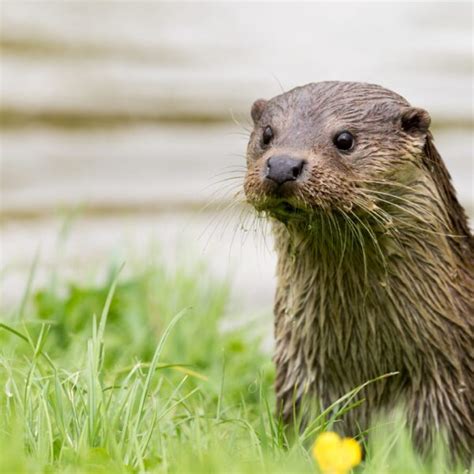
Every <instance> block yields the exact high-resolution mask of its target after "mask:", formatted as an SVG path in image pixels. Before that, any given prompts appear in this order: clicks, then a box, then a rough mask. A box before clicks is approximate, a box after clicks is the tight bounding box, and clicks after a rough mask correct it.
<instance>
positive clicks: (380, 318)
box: [245, 82, 474, 457]
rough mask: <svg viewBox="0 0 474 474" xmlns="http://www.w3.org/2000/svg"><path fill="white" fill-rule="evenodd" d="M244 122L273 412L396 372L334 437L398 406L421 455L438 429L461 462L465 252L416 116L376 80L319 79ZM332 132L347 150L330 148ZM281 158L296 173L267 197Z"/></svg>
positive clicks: (465, 442) (468, 242)
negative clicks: (267, 320)
mask: <svg viewBox="0 0 474 474" xmlns="http://www.w3.org/2000/svg"><path fill="white" fill-rule="evenodd" d="M252 118H253V120H254V124H255V128H254V131H253V132H252V135H251V138H250V142H249V146H248V153H247V167H248V171H247V176H246V180H245V192H246V196H247V200H248V201H249V202H250V203H251V204H252V205H253V206H254V207H255V208H256V209H257V210H258V211H259V212H262V213H264V214H266V215H267V216H268V217H269V218H270V219H271V221H272V226H273V231H274V237H275V246H276V251H277V254H278V267H277V291H276V299H275V339H276V352H275V356H274V360H275V363H276V370H277V376H276V394H277V400H278V403H279V406H280V408H281V411H282V415H283V416H284V418H285V419H286V420H289V419H290V418H291V417H292V413H293V408H294V404H295V403H296V405H297V406H298V405H299V402H300V401H301V399H302V397H303V396H308V395H309V396H311V395H314V397H317V398H318V399H319V400H320V402H321V403H322V405H323V406H325V407H327V406H328V405H330V404H331V403H332V402H334V401H335V400H337V399H338V398H339V397H341V396H342V395H344V394H345V393H347V392H348V391H350V390H351V389H353V388H354V387H357V386H359V385H361V384H363V383H364V382H367V381H369V380H371V379H374V378H376V377H379V376H381V375H383V374H386V373H389V372H395V371H396V372H398V375H395V376H392V377H389V378H386V379H384V380H381V381H378V382H374V383H373V384H370V385H369V386H367V387H366V388H365V389H364V391H363V397H364V398H365V403H363V404H362V405H361V406H360V407H358V408H356V409H354V410H351V411H350V412H349V413H348V414H347V415H346V416H345V418H344V421H343V423H342V424H340V425H339V429H340V430H341V431H343V432H344V433H345V434H346V435H350V434H352V435H354V434H356V433H357V432H358V431H359V429H362V430H363V429H366V428H368V427H369V425H370V422H371V419H373V417H374V416H376V415H378V414H380V413H383V412H387V411H390V410H391V409H393V408H395V407H396V406H398V405H400V404H403V405H404V407H405V409H406V411H407V420H409V422H410V425H411V427H412V431H413V435H414V439H415V441H416V443H417V444H418V445H419V446H420V447H421V448H427V447H429V446H430V443H431V441H432V436H433V433H434V432H439V430H441V431H442V432H443V430H444V432H445V433H446V434H447V436H448V441H449V444H450V447H451V448H452V449H454V450H456V451H457V452H459V453H461V454H464V455H467V456H468V457H469V456H472V451H473V447H474V413H473V411H474V409H473V398H474V353H473V347H474V319H473V315H474V303H473V302H474V288H473V260H474V259H473V248H474V244H473V237H472V235H471V232H470V230H469V226H468V222H467V218H466V215H465V213H464V210H463V208H462V207H461V205H460V204H459V202H458V200H457V198H456V193H455V190H454V188H453V186H452V184H451V179H450V176H449V174H448V171H447V169H446V167H445V165H444V163H443V161H442V159H441V157H440V155H439V154H438V152H437V151H436V148H435V146H434V144H433V139H432V136H431V133H430V132H429V130H428V127H429V123H430V118H429V115H428V113H427V112H425V111H424V110H421V109H416V108H413V107H410V105H409V104H408V102H407V101H406V100H405V99H403V98H402V97H401V96H399V95H397V94H395V93H393V92H391V91H389V90H387V89H384V88H382V87H380V86H376V85H371V84H361V83H344V82H322V83H316V84H308V85H306V86H303V87H300V88H296V89H294V90H292V91H289V92H287V93H285V94H282V95H280V96H278V97H275V98H273V99H271V100H270V101H265V100H259V101H257V102H256V103H255V104H254V106H253V108H252ZM268 125H270V126H271V127H272V128H273V131H274V138H273V141H272V142H271V143H270V145H269V146H267V147H264V146H263V145H262V141H261V136H262V130H263V129H264V128H265V127H266V126H268ZM342 130H348V131H350V132H351V133H352V134H353V135H354V136H355V143H356V144H355V147H354V149H353V150H352V151H349V152H343V151H339V150H338V149H337V148H336V147H335V145H334V144H333V137H334V134H336V133H337V132H340V131H342ZM282 153H285V154H289V155H291V156H293V157H299V158H304V159H305V160H306V168H305V170H304V172H303V174H302V175H301V176H300V177H299V178H298V180H297V181H292V182H288V183H285V184H284V185H283V186H281V187H280V188H278V189H277V188H276V185H275V183H273V182H271V181H269V180H268V179H265V167H266V160H267V159H268V158H269V157H271V156H274V155H275V154H282ZM305 394H306V395H305ZM303 408H304V407H303Z"/></svg>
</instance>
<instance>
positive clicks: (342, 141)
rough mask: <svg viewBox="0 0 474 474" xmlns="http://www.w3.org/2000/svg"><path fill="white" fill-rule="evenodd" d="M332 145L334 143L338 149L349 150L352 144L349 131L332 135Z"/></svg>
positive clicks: (352, 138) (352, 139)
mask: <svg viewBox="0 0 474 474" xmlns="http://www.w3.org/2000/svg"><path fill="white" fill-rule="evenodd" d="M334 145H336V147H337V148H339V150H344V151H347V150H350V149H351V148H352V145H354V137H353V136H352V135H351V134H350V133H349V132H341V133H338V134H337V135H336V136H335V137H334Z"/></svg>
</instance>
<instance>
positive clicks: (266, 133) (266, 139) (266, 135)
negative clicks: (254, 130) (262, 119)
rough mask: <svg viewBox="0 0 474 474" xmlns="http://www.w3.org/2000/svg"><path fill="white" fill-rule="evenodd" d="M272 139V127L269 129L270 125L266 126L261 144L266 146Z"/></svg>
mask: <svg viewBox="0 0 474 474" xmlns="http://www.w3.org/2000/svg"><path fill="white" fill-rule="evenodd" d="M272 138H273V130H272V127H270V125H267V126H266V127H265V128H264V129H263V135H262V143H263V144H264V145H268V144H269V143H270V142H271V141H272Z"/></svg>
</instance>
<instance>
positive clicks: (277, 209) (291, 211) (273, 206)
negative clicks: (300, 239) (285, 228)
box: [255, 198, 308, 221]
mask: <svg viewBox="0 0 474 474" xmlns="http://www.w3.org/2000/svg"><path fill="white" fill-rule="evenodd" d="M255 207H256V209H257V210H259V211H264V212H266V213H268V214H269V215H271V216H272V217H275V218H276V219H278V220H282V221H288V220H290V219H300V218H303V217H306V216H307V214H308V209H307V208H306V207H304V206H303V205H302V204H301V203H298V202H295V200H294V199H291V200H290V199H276V198H273V199H268V200H265V202H264V203H261V204H260V205H258V206H255Z"/></svg>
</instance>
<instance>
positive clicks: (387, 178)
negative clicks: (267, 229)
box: [244, 82, 430, 223]
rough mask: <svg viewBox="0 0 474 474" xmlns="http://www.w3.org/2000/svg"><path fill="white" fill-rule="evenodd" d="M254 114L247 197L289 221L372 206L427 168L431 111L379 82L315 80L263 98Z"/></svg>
mask: <svg viewBox="0 0 474 474" xmlns="http://www.w3.org/2000/svg"><path fill="white" fill-rule="evenodd" d="M251 116H252V120H253V124H254V129H253V131H252V134H251V136H250V141H249V144H248V150H247V175H246V179H245V186H244V188H245V193H246V197H247V200H248V202H250V203H251V204H252V205H253V206H254V207H255V208H256V209H257V210H258V211H263V212H265V213H267V214H269V215H271V216H272V217H274V218H276V219H278V220H280V221H282V222H285V223H288V222H291V221H295V220H298V219H300V220H301V219H303V220H305V221H307V219H308V218H310V217H311V216H321V215H325V214H326V215H327V214H328V213H329V214H334V213H336V214H337V213H348V212H358V213H359V214H363V213H364V212H370V211H371V209H374V208H375V207H376V206H377V203H382V202H383V201H386V200H387V199H383V195H382V194H376V192H384V191H380V187H382V188H383V186H384V184H385V185H386V191H387V192H388V193H390V194H396V195H400V194H403V189H406V188H407V187H410V186H411V184H412V183H413V182H414V181H416V180H418V179H420V177H421V176H422V175H423V173H424V168H423V164H422V156H423V153H424V147H425V144H426V140H427V137H428V134H429V132H428V127H429V124H430V117H429V115H428V113H427V112H426V111H424V110H422V109H418V108H414V107H411V106H410V105H409V104H408V102H407V101H406V100H405V99H403V98H402V97H401V96H399V95H397V94H395V93H393V92H391V91H389V90H387V89H384V88H382V87H380V86H376V85H372V84H363V83H351V82H321V83H314V84H308V85H306V86H303V87H298V88H296V89H293V90H291V91H289V92H287V93H284V94H282V95H279V96H277V97H275V98H273V99H271V100H263V99H260V100H257V101H256V102H255V103H254V104H253V106H252V110H251ZM397 185H399V186H397ZM377 190H379V191H377ZM371 191H374V193H371Z"/></svg>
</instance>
